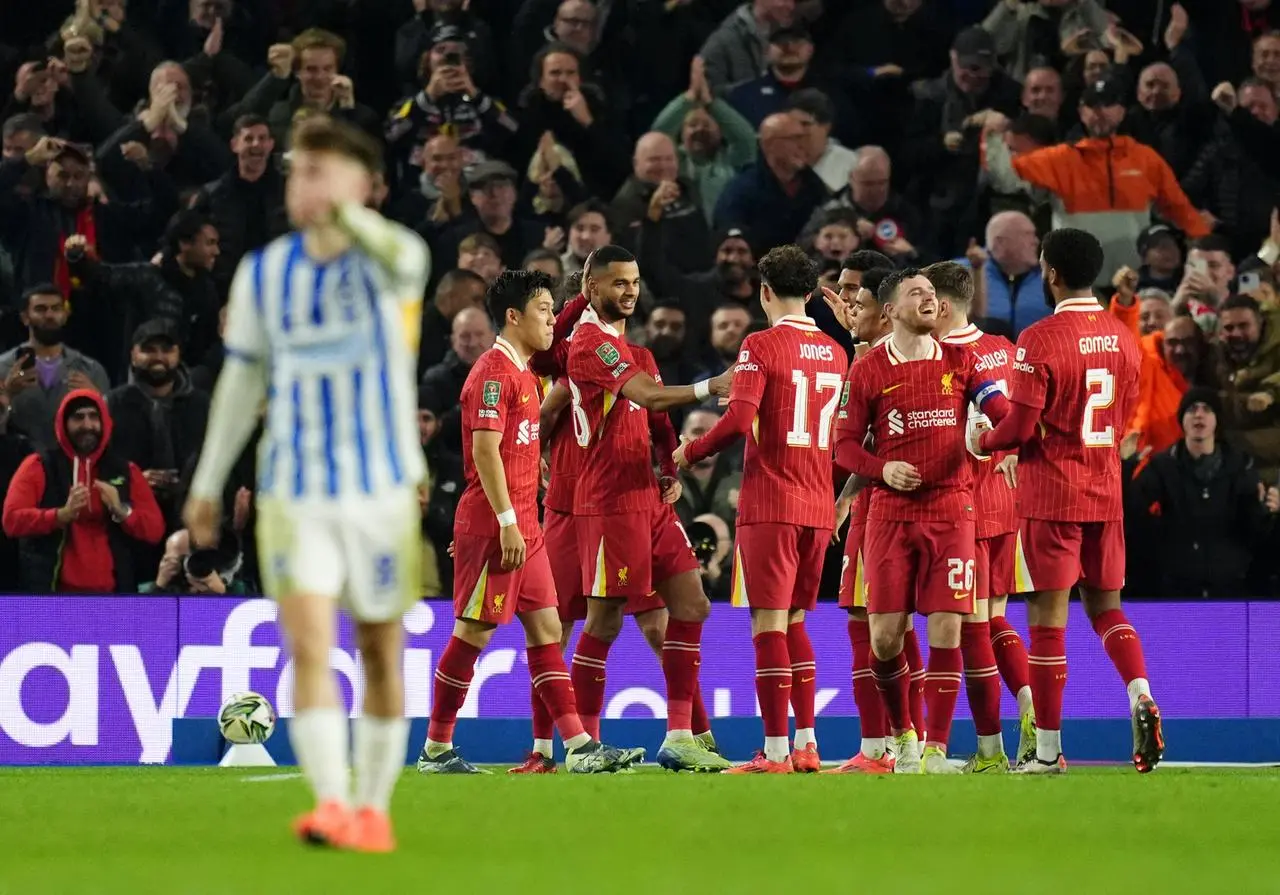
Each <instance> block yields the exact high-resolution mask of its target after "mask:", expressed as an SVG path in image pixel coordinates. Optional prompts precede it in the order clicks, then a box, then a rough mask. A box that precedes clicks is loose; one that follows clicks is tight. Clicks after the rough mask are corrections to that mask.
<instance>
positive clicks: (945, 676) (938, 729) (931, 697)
mask: <svg viewBox="0 0 1280 895" xmlns="http://www.w3.org/2000/svg"><path fill="white" fill-rule="evenodd" d="M963 668H964V661H963V659H962V658H961V654H960V648H959V647H958V646H952V647H941V646H931V647H929V671H928V673H927V674H926V676H925V681H924V700H925V704H926V706H927V707H928V712H929V714H928V715H927V717H926V719H925V724H926V729H927V730H928V740H927V745H930V746H937V747H938V748H940V749H942V751H943V752H945V751H946V750H947V740H948V739H950V737H951V719H952V718H953V717H955V713H956V699H958V698H959V696H960V678H961V676H962V675H961V672H962V670H963ZM992 685H993V686H994V685H995V681H994V680H993V681H992ZM996 693H997V695H998V694H999V690H997V691H996ZM997 705H998V703H997ZM999 714H1000V711H999V709H998V708H997V709H996V716H997V719H998V718H999ZM997 729H999V722H998V720H997Z"/></svg>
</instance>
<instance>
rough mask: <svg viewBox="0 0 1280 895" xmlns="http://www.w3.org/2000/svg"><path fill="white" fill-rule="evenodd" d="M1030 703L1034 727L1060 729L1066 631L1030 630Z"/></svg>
mask: <svg viewBox="0 0 1280 895" xmlns="http://www.w3.org/2000/svg"><path fill="white" fill-rule="evenodd" d="M1027 661H1028V663H1029V665H1028V668H1029V671H1030V677H1031V701H1032V703H1033V704H1034V705H1035V709H1036V727H1038V728H1041V729H1042V730H1061V729H1062V691H1063V690H1064V689H1066V686H1067V629H1066V628H1050V627H1048V626H1046V625H1032V626H1031V657H1030V658H1029V659H1028V660H1027Z"/></svg>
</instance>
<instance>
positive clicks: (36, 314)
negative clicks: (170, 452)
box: [0, 283, 108, 450]
mask: <svg viewBox="0 0 1280 895" xmlns="http://www.w3.org/2000/svg"><path fill="white" fill-rule="evenodd" d="M19 307H20V308H21V318H22V323H23V325H24V326H26V327H27V341H26V342H24V343H23V344H21V345H19V346H18V347H17V348H14V349H13V350H12V351H7V352H5V353H4V354H0V381H2V382H3V383H4V390H5V392H6V393H7V394H8V396H9V402H10V410H9V416H10V419H9V427H10V428H11V429H14V430H17V431H19V432H21V433H22V434H23V435H26V436H27V437H28V438H30V439H31V441H32V443H33V444H34V445H35V446H36V448H37V449H39V450H47V449H49V448H51V447H54V445H55V444H56V439H55V436H54V428H55V427H54V420H55V419H56V418H57V413H58V406H59V405H60V404H61V403H62V399H63V398H65V397H66V396H67V393H68V392H70V391H72V390H73V389H92V390H93V391H96V392H105V391H106V390H107V388H108V380H107V371H106V370H104V369H103V367H102V364H100V363H98V362H97V361H96V360H94V359H93V358H91V357H88V356H86V355H84V354H81V353H80V352H79V351H76V350H75V349H74V348H72V347H70V346H69V345H67V344H65V343H64V342H63V336H64V334H65V332H66V326H67V314H68V309H67V302H66V299H64V298H63V297H62V293H61V292H59V291H58V288H57V287H56V286H54V285H53V284H52V283H45V284H43V285H38V286H33V287H31V288H30V289H28V290H27V291H26V292H25V293H23V296H22V299H21V304H20V306H19Z"/></svg>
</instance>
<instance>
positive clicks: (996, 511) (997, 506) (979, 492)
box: [942, 323, 1018, 540]
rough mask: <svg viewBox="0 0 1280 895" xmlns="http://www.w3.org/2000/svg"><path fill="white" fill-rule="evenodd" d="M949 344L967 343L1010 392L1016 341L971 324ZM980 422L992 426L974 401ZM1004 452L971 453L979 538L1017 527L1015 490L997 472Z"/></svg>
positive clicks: (982, 367)
mask: <svg viewBox="0 0 1280 895" xmlns="http://www.w3.org/2000/svg"><path fill="white" fill-rule="evenodd" d="M942 341H943V342H944V343H945V344H948V345H964V346H965V347H967V348H968V349H969V350H970V351H972V352H973V353H974V354H975V355H977V358H978V361H977V369H978V370H979V372H981V373H985V374H987V375H990V376H991V377H993V378H994V379H995V380H996V384H997V385H998V386H1000V391H1001V392H1003V393H1004V394H1006V395H1007V394H1009V376H1010V373H1011V372H1012V370H1013V366H1012V364H1013V343H1012V342H1010V341H1009V340H1008V339H1006V338H1005V337H1004V336H993V335H992V334H991V333H984V332H983V331H982V330H980V329H978V328H977V327H976V326H974V325H973V324H972V323H970V324H969V325H968V326H966V327H964V328H963V329H958V330H956V331H955V332H953V333H950V334H949V335H948V336H947V337H946V338H944V339H943V340H942ZM979 422H985V423H987V424H988V425H991V421H990V420H989V419H987V415H986V414H985V413H983V412H982V411H980V410H978V408H976V407H974V406H973V405H972V404H970V405H969V426H971V427H972V426H974V425H976V424H977V423H979ZM1006 455H1007V454H1006V453H1004V452H1001V453H996V454H993V455H991V456H989V457H977V456H974V455H973V454H970V455H969V461H970V465H971V466H972V467H973V500H974V504H975V506H976V508H977V523H976V531H977V538H978V540H982V539H983V538H994V537H996V536H997V535H1003V534H1008V533H1009V532H1011V531H1017V529H1018V515H1017V513H1016V512H1015V510H1014V491H1013V489H1012V488H1010V487H1009V483H1008V482H1007V481H1006V480H1005V477H1004V476H1003V475H1001V474H1000V473H998V472H996V464H997V463H998V462H1000V461H1001V460H1003V459H1004V458H1005V456H1006Z"/></svg>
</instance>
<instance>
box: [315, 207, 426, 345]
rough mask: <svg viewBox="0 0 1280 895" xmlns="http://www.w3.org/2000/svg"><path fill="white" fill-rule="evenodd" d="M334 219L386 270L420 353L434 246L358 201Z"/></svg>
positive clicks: (404, 322) (408, 334)
mask: <svg viewBox="0 0 1280 895" xmlns="http://www.w3.org/2000/svg"><path fill="white" fill-rule="evenodd" d="M334 223H335V224H336V225H337V227H338V229H340V230H341V231H342V232H343V233H345V234H346V235H347V237H348V238H349V239H350V240H351V241H352V243H353V244H355V246H356V247H357V248H359V249H360V250H361V251H363V252H364V253H365V254H366V255H368V256H369V257H370V258H372V259H373V260H374V262H375V263H376V264H377V265H378V266H379V267H381V268H382V269H383V271H384V272H385V273H386V275H387V278H388V279H389V280H390V282H391V289H392V294H393V295H394V296H395V299H396V301H397V302H398V303H399V305H400V318H401V319H400V323H401V328H402V330H403V333H404V337H405V338H406V339H407V340H408V342H409V344H410V347H411V348H412V350H413V351H414V352H415V353H416V352H417V350H418V338H419V336H420V334H421V330H422V300H423V294H424V293H425V292H426V290H427V281H428V280H429V279H430V278H431V250H430V249H429V248H427V244H426V242H424V241H423V239H422V237H421V236H419V235H418V234H417V233H415V232H414V231H412V230H410V229H409V228H408V227H405V226H402V225H400V224H397V223H395V222H394V221H389V220H387V219H386V218H384V217H383V216H382V215H380V214H378V212H376V211H374V210H373V209H371V208H365V207H364V206H363V205H360V204H358V203H355V202H344V203H342V204H341V205H338V206H337V207H336V208H335V210H334Z"/></svg>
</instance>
